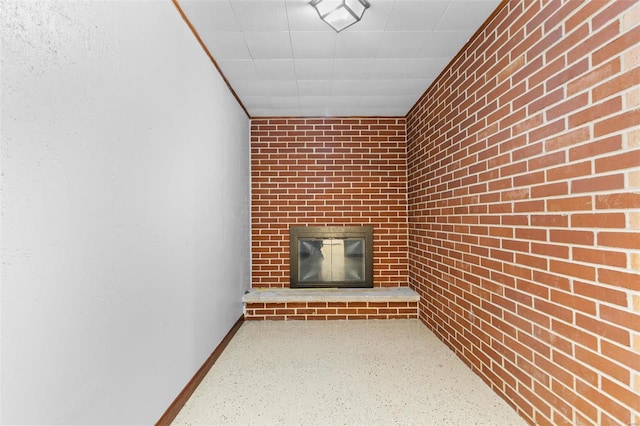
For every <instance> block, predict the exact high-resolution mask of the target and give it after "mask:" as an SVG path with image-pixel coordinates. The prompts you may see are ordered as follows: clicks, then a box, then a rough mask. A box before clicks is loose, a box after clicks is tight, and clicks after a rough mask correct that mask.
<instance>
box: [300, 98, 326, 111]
mask: <svg viewBox="0 0 640 426" xmlns="http://www.w3.org/2000/svg"><path fill="white" fill-rule="evenodd" d="M330 101H331V99H330V96H301V97H300V106H301V107H303V108H308V107H322V106H324V105H329V102H330Z"/></svg>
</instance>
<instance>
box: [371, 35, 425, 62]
mask: <svg viewBox="0 0 640 426" xmlns="http://www.w3.org/2000/svg"><path fill="white" fill-rule="evenodd" d="M430 34H433V33H432V32H430V31H429V32H427V31H387V32H385V33H384V37H383V38H382V43H381V44H380V49H378V54H377V57H378V58H415V57H417V56H418V52H420V49H421V48H422V45H423V44H424V43H425V41H426V40H427V38H428V37H429V35H430Z"/></svg>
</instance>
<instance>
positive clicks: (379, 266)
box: [251, 118, 408, 287]
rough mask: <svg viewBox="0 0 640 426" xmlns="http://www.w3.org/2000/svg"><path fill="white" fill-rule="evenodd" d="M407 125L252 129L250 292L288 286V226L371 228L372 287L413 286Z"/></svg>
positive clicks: (268, 123) (350, 122)
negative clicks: (409, 243)
mask: <svg viewBox="0 0 640 426" xmlns="http://www.w3.org/2000/svg"><path fill="white" fill-rule="evenodd" d="M405 124H406V123H405V120H404V118H367V119H364V118H362V119H359V118H348V119H338V118H336V119H304V118H295V119H294V118H273V119H254V120H252V122H251V170H252V172H251V173H252V174H251V179H252V191H251V194H252V195H251V197H252V199H251V203H252V211H251V221H252V265H253V266H252V268H253V271H252V286H253V287H288V286H289V226H291V225H316V226H328V225H365V224H366V225H373V227H374V231H373V232H374V236H373V238H374V254H373V255H374V286H376V287H395V286H401V285H405V286H406V285H407V282H408V246H407V238H408V236H407V194H406V187H407V170H406V165H407V163H406V133H405V129H406V126H405Z"/></svg>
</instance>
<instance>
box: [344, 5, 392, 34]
mask: <svg viewBox="0 0 640 426" xmlns="http://www.w3.org/2000/svg"><path fill="white" fill-rule="evenodd" d="M393 3H394V0H371V1H369V4H370V5H371V7H369V8H368V9H367V10H365V11H364V15H362V20H361V21H360V22H358V23H357V24H356V25H354V26H352V27H349V28H347V29H346V30H344V32H345V33H346V32H352V31H384V30H385V29H386V28H387V24H388V22H389V15H390V14H391V10H392V9H393Z"/></svg>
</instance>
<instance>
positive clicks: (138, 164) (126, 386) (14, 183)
mask: <svg viewBox="0 0 640 426" xmlns="http://www.w3.org/2000/svg"><path fill="white" fill-rule="evenodd" d="M1 7H2V23H1V25H0V27H1V31H2V52H1V53H2V86H1V87H2V102H1V108H2V146H1V149H2V246H1V249H2V274H1V278H2V287H1V292H2V293H1V301H2V306H1V312H2V313H1V315H2V322H1V326H2V330H1V332H2V336H1V343H2V356H1V358H2V360H1V367H2V370H1V374H2V377H1V383H2V393H1V395H2V396H1V398H2V401H1V407H2V413H1V418H0V422H1V423H2V424H19V423H28V424H152V423H153V422H155V421H156V420H157V419H158V418H159V417H160V415H161V414H162V413H163V411H164V410H165V409H166V408H167V406H168V405H169V404H170V403H171V401H172V400H173V399H174V398H175V397H176V395H177V393H178V392H179V391H180V389H182V387H183V386H184V385H185V384H186V383H187V381H188V380H189V379H190V378H191V377H192V375H193V374H194V373H195V371H196V370H197V369H198V368H199V367H200V365H201V364H202V363H203V361H204V360H205V359H206V358H207V356H208V355H209V354H210V353H211V351H212V350H213V349H214V348H215V346H216V345H217V344H218V343H219V341H220V340H221V339H222V337H223V336H224V335H225V334H226V333H227V332H228V330H229V329H230V328H231V326H232V325H233V324H234V322H235V321H236V320H237V319H238V317H239V316H240V315H241V314H242V305H241V297H242V294H243V292H244V290H245V288H246V287H247V286H248V283H249V256H248V252H249V233H250V230H249V122H248V119H247V117H246V116H245V115H244V113H243V111H242V109H241V108H239V106H238V105H237V103H236V102H235V100H234V99H233V97H232V96H231V95H230V93H229V91H228V89H227V87H226V86H225V84H224V83H223V82H222V81H221V79H220V76H219V75H218V74H217V73H216V71H215V68H214V67H213V65H212V64H211V63H210V61H209V60H208V59H207V57H206V55H205V54H204V53H203V52H202V49H201V48H200V46H199V45H198V43H197V42H196V40H195V38H194V37H193V35H192V34H191V33H190V31H189V29H188V27H187V25H185V23H184V22H183V21H182V19H181V17H180V15H179V13H178V12H177V10H176V9H175V7H174V6H173V5H172V4H171V2H169V1H154V2H148V1H145V2H134V1H131V2H128V1H125V2H111V1H105V2H89V1H86V2H69V1H42V2H32V1H17V2H14V1H3V2H2V4H1ZM187 64H188V65H187Z"/></svg>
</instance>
